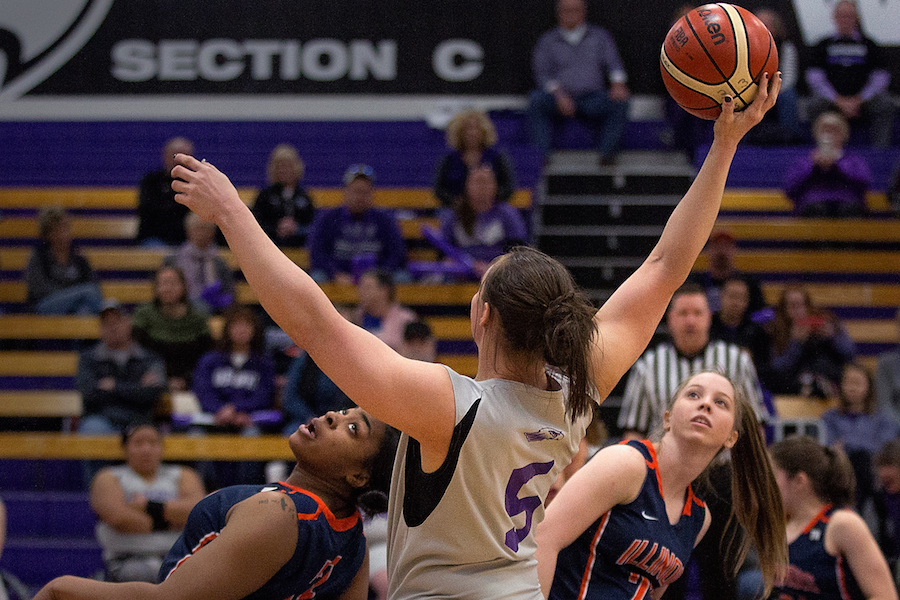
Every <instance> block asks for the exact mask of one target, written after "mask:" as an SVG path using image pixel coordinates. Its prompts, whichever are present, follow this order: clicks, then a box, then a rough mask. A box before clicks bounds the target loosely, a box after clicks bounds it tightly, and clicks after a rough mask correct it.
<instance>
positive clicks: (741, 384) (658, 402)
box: [618, 340, 768, 433]
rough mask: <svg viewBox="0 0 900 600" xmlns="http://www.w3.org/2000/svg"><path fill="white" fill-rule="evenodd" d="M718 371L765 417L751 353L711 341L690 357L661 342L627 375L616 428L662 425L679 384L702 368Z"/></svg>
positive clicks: (647, 428)
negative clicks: (716, 369) (698, 352)
mask: <svg viewBox="0 0 900 600" xmlns="http://www.w3.org/2000/svg"><path fill="white" fill-rule="evenodd" d="M710 368H718V369H721V370H723V371H724V372H725V374H726V375H727V376H728V377H729V378H731V380H732V381H733V382H734V385H735V386H736V387H737V388H738V389H739V390H740V392H742V393H743V395H744V397H745V398H747V399H748V401H749V402H750V404H751V405H752V406H754V407H755V408H756V414H757V416H758V417H760V418H761V419H765V418H766V417H767V416H768V415H767V412H766V409H765V405H764V404H763V399H762V388H761V387H760V384H759V378H758V377H757V375H756V367H754V366H753V359H752V358H751V357H750V354H749V353H748V352H747V351H746V350H744V349H743V348H741V347H740V346H738V345H736V344H732V343H729V342H723V341H719V340H714V341H711V342H710V343H709V344H707V346H706V349H705V350H704V351H703V352H701V353H700V354H698V355H696V356H695V357H693V358H686V357H685V356H683V355H682V354H680V353H679V352H678V351H677V350H676V349H675V347H674V346H673V345H672V344H671V343H670V342H663V343H662V344H659V345H658V346H656V347H655V348H653V349H652V350H648V351H647V352H645V353H644V355H643V356H641V357H640V358H639V359H638V361H637V362H636V363H634V366H633V367H632V368H631V371H630V372H629V375H628V382H627V383H626V384H625V393H624V395H623V398H622V408H621V410H620V412H619V423H618V424H619V427H621V428H622V429H626V430H635V431H640V432H645V433H649V432H652V431H653V430H654V429H655V428H656V427H658V426H659V425H660V424H661V423H662V416H663V413H664V412H665V410H666V404H667V403H668V402H669V400H670V399H671V398H672V396H673V395H674V394H675V390H676V389H678V385H679V384H680V383H681V382H682V381H684V380H685V379H687V378H688V377H689V376H690V375H692V374H694V373H696V372H698V371H702V370H704V369H710Z"/></svg>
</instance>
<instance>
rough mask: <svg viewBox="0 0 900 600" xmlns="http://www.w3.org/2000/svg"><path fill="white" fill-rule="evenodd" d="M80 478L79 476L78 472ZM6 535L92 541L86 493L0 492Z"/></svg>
mask: <svg viewBox="0 0 900 600" xmlns="http://www.w3.org/2000/svg"><path fill="white" fill-rule="evenodd" d="M79 476H80V472H79ZM3 502H4V503H5V504H6V515H7V519H6V520H7V527H6V531H7V535H8V536H9V538H10V539H13V538H39V537H64V538H78V539H86V540H93V539H94V526H95V525H96V524H97V517H96V516H95V515H94V511H92V510H91V505H90V502H89V500H88V494H87V492H59V491H57V492H26V491H22V492H9V491H4V492H3Z"/></svg>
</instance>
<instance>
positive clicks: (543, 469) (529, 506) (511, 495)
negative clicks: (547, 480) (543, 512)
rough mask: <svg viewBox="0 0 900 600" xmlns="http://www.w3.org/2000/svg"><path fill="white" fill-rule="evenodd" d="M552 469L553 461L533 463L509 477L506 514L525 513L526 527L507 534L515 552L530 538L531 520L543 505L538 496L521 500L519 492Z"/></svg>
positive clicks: (512, 515) (509, 546)
mask: <svg viewBox="0 0 900 600" xmlns="http://www.w3.org/2000/svg"><path fill="white" fill-rule="evenodd" d="M551 468H553V461H552V460H551V461H550V462H545V463H531V464H530V465H526V466H524V467H520V468H518V469H515V470H514V471H513V472H512V475H510V476H509V481H508V482H507V484H506V514H508V515H509V516H510V517H514V516H515V515H517V514H519V513H521V512H524V513H525V525H524V526H523V527H520V528H515V527H513V528H512V529H510V530H509V531H507V532H506V540H505V543H506V546H507V547H508V548H509V549H510V550H512V551H513V552H518V551H519V542H521V541H522V540H524V539H525V538H526V537H528V533H529V532H530V531H531V519H532V516H533V514H534V511H535V510H537V508H538V507H539V506H540V505H541V504H543V500H541V499H540V498H538V497H537V496H526V497H524V498H519V490H521V489H522V486H524V485H525V484H526V483H528V482H529V481H531V479H532V478H533V477H536V476H537V475H545V474H547V473H549V472H550V469H551Z"/></svg>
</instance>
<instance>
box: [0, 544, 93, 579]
mask: <svg viewBox="0 0 900 600" xmlns="http://www.w3.org/2000/svg"><path fill="white" fill-rule="evenodd" d="M0 568H2V569H5V570H8V571H9V572H10V573H14V574H15V575H16V577H18V578H19V579H20V580H21V581H22V583H24V584H25V585H27V586H29V587H31V588H37V587H40V586H43V585H44V584H46V583H47V582H49V581H50V580H51V579H53V578H54V577H60V576H62V575H76V576H78V577H93V576H94V575H96V574H97V573H98V572H100V571H102V570H103V559H102V551H101V549H100V546H99V544H97V542H95V541H93V540H81V539H62V538H56V539H48V538H43V539H36V538H19V539H9V540H7V542H6V547H5V549H4V551H3V557H2V559H0Z"/></svg>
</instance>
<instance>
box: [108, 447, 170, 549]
mask: <svg viewBox="0 0 900 600" xmlns="http://www.w3.org/2000/svg"><path fill="white" fill-rule="evenodd" d="M109 471H110V472H111V473H112V474H113V475H114V476H115V478H116V479H117V480H118V481H119V485H121V486H122V491H124V492H125V501H126V502H129V501H130V500H131V498H132V497H133V496H135V495H136V494H140V495H142V496H143V497H144V498H146V499H147V500H151V501H154V502H168V501H169V500H174V499H176V498H178V486H179V483H180V482H181V467H179V466H178V465H160V466H159V469H158V470H157V471H156V477H154V478H153V479H152V480H151V481H147V480H146V479H144V478H143V477H141V476H140V475H138V474H137V473H135V472H134V470H133V469H132V468H131V467H129V466H128V465H118V466H115V467H110V468H109ZM95 533H96V535H97V542H99V543H100V546H101V547H102V548H103V558H104V560H111V559H112V558H115V557H116V556H121V555H123V554H125V555H135V554H137V555H142V554H159V555H163V556H164V555H165V554H166V553H167V552H168V551H169V548H171V547H172V544H174V543H175V541H176V540H177V539H178V536H179V535H181V531H154V532H152V533H120V532H118V531H116V530H115V529H113V528H112V527H110V526H109V525H107V524H106V523H104V522H102V521H100V522H98V523H97V528H96V530H95Z"/></svg>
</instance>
